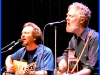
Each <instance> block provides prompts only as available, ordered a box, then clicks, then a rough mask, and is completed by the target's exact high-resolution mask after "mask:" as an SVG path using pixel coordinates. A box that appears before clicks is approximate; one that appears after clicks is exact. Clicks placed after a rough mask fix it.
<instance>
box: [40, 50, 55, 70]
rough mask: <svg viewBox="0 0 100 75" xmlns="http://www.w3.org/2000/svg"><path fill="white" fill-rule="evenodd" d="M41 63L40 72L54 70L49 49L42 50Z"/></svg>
mask: <svg viewBox="0 0 100 75" xmlns="http://www.w3.org/2000/svg"><path fill="white" fill-rule="evenodd" d="M41 62H42V64H41V70H48V71H53V70H54V57H53V53H52V51H51V49H49V48H46V50H44V53H43V57H42V61H41Z"/></svg>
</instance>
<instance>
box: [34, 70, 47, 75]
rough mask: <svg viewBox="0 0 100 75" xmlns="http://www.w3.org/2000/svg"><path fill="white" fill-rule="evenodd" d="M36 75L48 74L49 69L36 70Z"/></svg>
mask: <svg viewBox="0 0 100 75" xmlns="http://www.w3.org/2000/svg"><path fill="white" fill-rule="evenodd" d="M34 75H48V73H47V71H43V70H41V71H35V72H34Z"/></svg>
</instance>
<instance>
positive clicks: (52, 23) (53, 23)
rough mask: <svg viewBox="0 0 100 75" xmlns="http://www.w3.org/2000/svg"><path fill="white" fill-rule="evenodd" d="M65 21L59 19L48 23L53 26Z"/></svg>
mask: <svg viewBox="0 0 100 75" xmlns="http://www.w3.org/2000/svg"><path fill="white" fill-rule="evenodd" d="M64 22H66V21H65V20H62V21H57V22H51V23H48V24H47V25H50V26H53V25H55V24H60V23H64Z"/></svg>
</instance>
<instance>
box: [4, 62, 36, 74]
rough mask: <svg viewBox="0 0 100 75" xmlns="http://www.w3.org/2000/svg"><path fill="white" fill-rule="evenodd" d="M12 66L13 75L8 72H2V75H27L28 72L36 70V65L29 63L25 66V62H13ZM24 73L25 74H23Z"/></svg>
mask: <svg viewBox="0 0 100 75" xmlns="http://www.w3.org/2000/svg"><path fill="white" fill-rule="evenodd" d="M13 65H14V71H13V72H14V73H15V74H10V72H8V73H7V72H6V73H5V72H4V73H3V75H18V73H19V72H20V73H21V74H22V75H28V72H33V71H35V68H36V63H35V62H33V63H30V64H27V62H22V61H18V60H13ZM24 73H26V74H24Z"/></svg>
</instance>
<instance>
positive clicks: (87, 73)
mask: <svg viewBox="0 0 100 75" xmlns="http://www.w3.org/2000/svg"><path fill="white" fill-rule="evenodd" d="M90 73H91V70H90V69H82V70H81V71H79V72H77V73H74V74H72V75H90Z"/></svg>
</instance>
